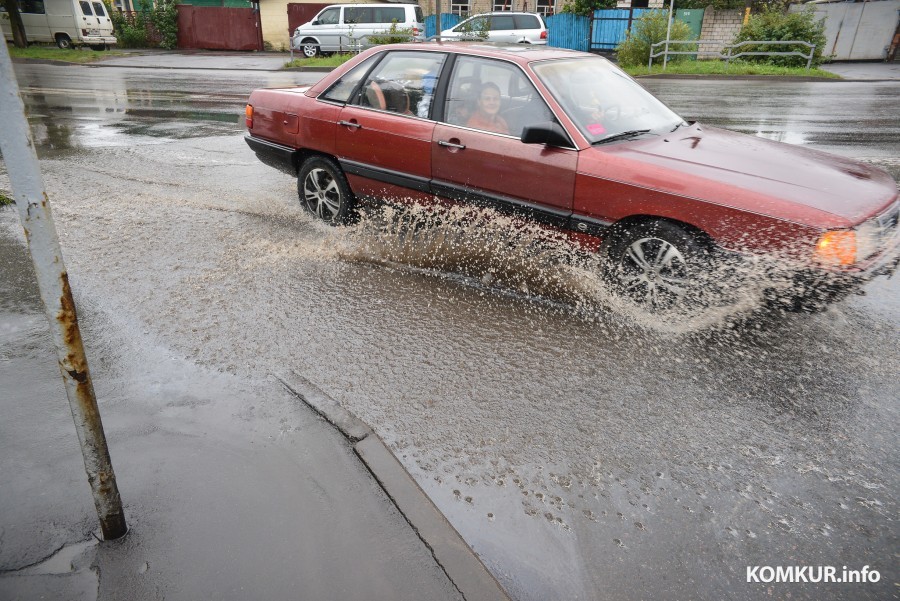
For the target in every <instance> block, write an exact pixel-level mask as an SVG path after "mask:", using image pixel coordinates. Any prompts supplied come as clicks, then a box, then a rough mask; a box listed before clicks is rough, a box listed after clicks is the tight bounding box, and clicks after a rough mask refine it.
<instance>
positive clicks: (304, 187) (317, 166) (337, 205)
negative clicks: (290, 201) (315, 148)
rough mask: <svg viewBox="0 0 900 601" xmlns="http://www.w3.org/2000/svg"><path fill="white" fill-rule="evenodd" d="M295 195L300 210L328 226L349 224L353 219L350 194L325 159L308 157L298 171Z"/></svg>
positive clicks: (338, 171) (340, 175)
mask: <svg viewBox="0 0 900 601" xmlns="http://www.w3.org/2000/svg"><path fill="white" fill-rule="evenodd" d="M297 192H298V194H299V195H300V202H301V204H303V207H304V208H305V209H306V210H307V211H309V212H310V213H311V214H312V215H314V216H315V217H317V218H318V219H321V220H322V221H324V222H325V223H327V224H329V225H341V224H345V223H349V222H350V221H352V219H353V217H354V199H353V192H351V191H350V185H349V184H348V183H347V179H346V178H345V177H344V173H343V171H341V168H340V167H339V166H338V165H337V163H335V162H334V161H332V160H331V159H328V158H325V157H319V156H316V157H311V158H309V159H307V160H306V161H304V163H303V165H302V166H301V167H300V172H299V174H298V178H297Z"/></svg>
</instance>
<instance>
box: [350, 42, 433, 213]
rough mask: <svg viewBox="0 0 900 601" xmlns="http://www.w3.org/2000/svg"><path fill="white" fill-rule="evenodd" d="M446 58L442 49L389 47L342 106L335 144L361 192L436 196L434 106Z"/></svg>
mask: <svg viewBox="0 0 900 601" xmlns="http://www.w3.org/2000/svg"><path fill="white" fill-rule="evenodd" d="M445 60H446V55H445V54H443V53H437V52H417V51H407V50H398V51H390V52H387V53H386V55H385V56H384V58H383V59H382V60H381V61H380V62H379V63H378V64H377V65H376V66H375V68H374V69H373V70H372V71H371V72H370V73H369V75H368V76H367V77H366V79H365V81H363V83H362V85H361V86H360V87H359V89H358V91H357V92H356V93H355V94H354V97H353V98H351V100H350V102H348V103H347V105H346V106H344V108H343V109H342V110H341V113H340V116H339V119H338V125H337V133H336V140H335V142H336V143H335V146H336V151H337V156H338V159H339V161H340V164H341V167H342V168H343V170H344V172H345V173H346V174H347V178H348V179H349V181H350V186H351V188H352V189H353V191H354V193H356V194H357V195H358V196H361V197H364V198H365V197H372V198H379V199H387V200H395V201H416V200H418V201H425V200H428V199H431V197H432V196H431V193H430V183H429V182H430V179H431V144H432V139H433V131H434V125H435V124H434V121H432V120H431V119H430V111H431V103H432V98H433V91H434V90H433V88H434V82H435V81H436V78H437V77H438V76H439V73H440V71H441V68H442V66H443V64H444V62H445Z"/></svg>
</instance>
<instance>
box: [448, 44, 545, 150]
mask: <svg viewBox="0 0 900 601" xmlns="http://www.w3.org/2000/svg"><path fill="white" fill-rule="evenodd" d="M444 116H445V120H446V121H447V123H450V124H452V125H461V126H464V127H471V128H473V129H480V130H483V131H489V132H493V133H498V134H506V135H510V136H515V137H517V138H518V137H520V136H521V135H522V130H523V129H524V128H525V127H526V126H528V125H534V124H537V123H544V122H547V121H555V118H554V116H553V113H552V112H551V111H550V109H549V108H548V107H547V103H545V102H544V99H543V98H541V96H540V94H538V91H537V89H535V87H534V85H533V84H532V83H531V81H530V80H529V79H528V77H527V76H526V75H525V73H524V72H523V71H522V69H520V68H519V67H518V66H517V65H514V64H512V63H507V62H505V61H498V60H492V59H486V58H476V57H469V56H460V57H459V58H457V60H456V65H455V67H454V69H453V75H452V76H451V79H450V85H449V86H448V89H447V96H446V99H445V105H444Z"/></svg>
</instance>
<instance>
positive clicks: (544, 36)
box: [541, 29, 547, 40]
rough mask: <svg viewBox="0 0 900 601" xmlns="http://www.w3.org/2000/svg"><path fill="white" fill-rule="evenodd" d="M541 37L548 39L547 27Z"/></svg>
mask: <svg viewBox="0 0 900 601" xmlns="http://www.w3.org/2000/svg"><path fill="white" fill-rule="evenodd" d="M541 39H542V40H546V39H547V30H546V29H545V30H544V31H542V32H541Z"/></svg>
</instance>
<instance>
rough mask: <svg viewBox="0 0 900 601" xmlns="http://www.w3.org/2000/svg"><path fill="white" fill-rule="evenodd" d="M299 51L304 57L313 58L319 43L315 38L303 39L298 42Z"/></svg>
mask: <svg viewBox="0 0 900 601" xmlns="http://www.w3.org/2000/svg"><path fill="white" fill-rule="evenodd" d="M300 51H301V52H302V53H303V56H305V57H306V58H315V57H316V55H317V54H319V45H318V44H317V43H316V41H315V40H303V42H302V43H301V44H300Z"/></svg>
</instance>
